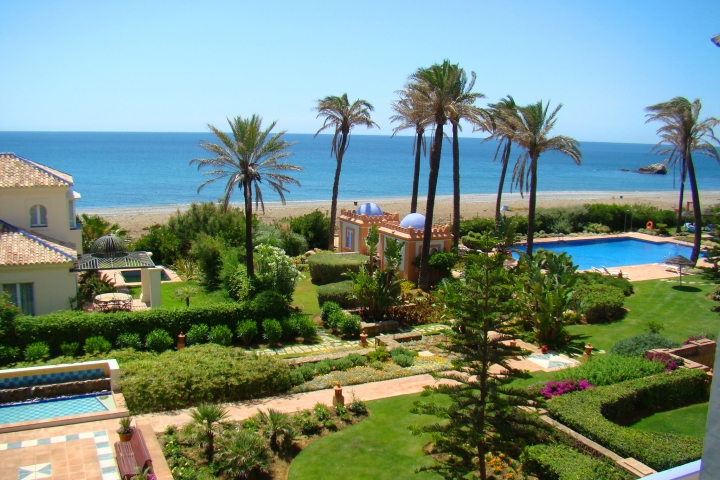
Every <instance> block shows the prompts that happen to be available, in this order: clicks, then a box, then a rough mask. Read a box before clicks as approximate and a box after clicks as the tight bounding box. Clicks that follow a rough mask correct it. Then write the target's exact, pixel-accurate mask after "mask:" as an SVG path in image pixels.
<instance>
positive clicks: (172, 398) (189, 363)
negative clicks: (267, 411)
mask: <svg viewBox="0 0 720 480" xmlns="http://www.w3.org/2000/svg"><path fill="white" fill-rule="evenodd" d="M120 384H121V386H122V391H123V395H124V396H125V399H126V401H127V404H128V407H129V408H130V410H131V411H132V412H133V413H144V412H155V411H164V410H176V409H180V408H187V407H190V406H193V405H197V404H200V403H205V402H218V403H220V402H234V401H240V400H247V399H251V398H261V397H266V396H271V395H278V394H279V393H282V392H284V391H285V390H287V388H289V386H290V369H289V368H288V366H287V364H286V363H285V362H283V361H282V360H279V359H276V358H275V357H273V356H270V355H248V354H246V353H245V352H243V351H242V350H239V349H235V348H228V347H221V346H219V345H215V344H206V345H197V346H192V347H188V348H184V349H182V350H179V351H177V352H165V353H162V354H160V355H157V356H154V357H152V358H151V359H140V360H136V361H130V362H125V363H124V364H123V372H122V376H121V380H120Z"/></svg>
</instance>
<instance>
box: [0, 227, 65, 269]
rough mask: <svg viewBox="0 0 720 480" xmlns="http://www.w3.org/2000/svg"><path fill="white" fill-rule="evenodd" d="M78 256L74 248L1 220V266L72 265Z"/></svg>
mask: <svg viewBox="0 0 720 480" xmlns="http://www.w3.org/2000/svg"><path fill="white" fill-rule="evenodd" d="M76 255H77V253H76V252H75V250H73V249H72V248H69V247H66V246H63V245H60V244H59V243H54V242H52V241H49V240H43V239H41V238H38V237H36V236H35V235H32V234H30V233H28V232H26V231H25V230H22V229H20V228H17V227H14V226H12V225H10V224H9V223H6V222H3V221H2V220H0V266H8V265H42V264H58V263H72V262H73V261H74V260H75V257H76Z"/></svg>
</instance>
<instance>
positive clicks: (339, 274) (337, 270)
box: [308, 252, 368, 285]
mask: <svg viewBox="0 0 720 480" xmlns="http://www.w3.org/2000/svg"><path fill="white" fill-rule="evenodd" d="M367 261H368V257H367V256H365V255H360V254H343V255H338V254H337V253H333V252H320V253H316V254H315V255H310V256H309V257H308V265H309V267H310V277H311V278H312V282H313V283H314V284H315V285H326V284H328V283H336V282H341V281H343V280H347V279H348V276H347V275H345V274H346V273H347V272H359V271H360V267H361V266H362V265H365V263H366V262H367Z"/></svg>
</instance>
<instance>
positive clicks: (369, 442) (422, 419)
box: [288, 394, 447, 480]
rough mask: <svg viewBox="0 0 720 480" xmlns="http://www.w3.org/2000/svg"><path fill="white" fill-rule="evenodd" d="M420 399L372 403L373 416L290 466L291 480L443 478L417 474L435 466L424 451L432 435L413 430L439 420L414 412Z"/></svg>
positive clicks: (316, 446) (316, 445) (314, 446)
mask: <svg viewBox="0 0 720 480" xmlns="http://www.w3.org/2000/svg"><path fill="white" fill-rule="evenodd" d="M419 399H420V394H412V395H403V396H400V397H393V398H387V399H383V400H375V401H371V402H367V405H368V408H369V409H370V412H371V414H370V417H369V418H367V419H365V420H363V421H362V422H360V423H359V424H357V425H354V426H352V427H349V428H346V429H344V430H342V431H340V432H338V433H333V434H331V435H328V436H326V437H323V438H320V439H318V440H316V441H315V442H313V443H311V444H310V445H308V447H307V448H305V449H304V450H303V451H302V452H301V453H300V454H299V455H298V456H297V457H296V458H295V460H294V461H293V463H292V465H291V466H290V475H289V477H288V478H289V480H322V479H333V480H334V479H338V478H352V479H354V480H363V479H372V480H376V479H393V480H394V479H399V478H413V479H415V478H417V479H430V478H440V476H438V475H435V474H432V473H427V472H423V473H419V474H416V473H414V471H415V469H417V468H418V467H421V466H422V465H427V464H428V463H429V462H431V460H430V459H429V458H428V457H427V456H426V455H425V454H423V452H422V448H423V445H425V444H426V443H427V442H429V441H430V437H429V436H428V435H421V436H415V435H412V433H411V432H410V430H408V427H409V426H410V425H421V424H427V423H431V422H433V421H436V418H435V417H432V416H429V415H415V414H412V413H410V409H411V408H412V407H413V403H414V402H415V401H417V400H419ZM437 400H438V401H442V400H447V397H444V398H438V399H437Z"/></svg>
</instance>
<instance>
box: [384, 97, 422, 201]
mask: <svg viewBox="0 0 720 480" xmlns="http://www.w3.org/2000/svg"><path fill="white" fill-rule="evenodd" d="M398 93H399V94H400V96H401V97H402V98H400V100H398V101H396V102H393V104H392V109H393V110H394V111H395V113H396V115H393V116H392V117H390V121H391V122H400V125H398V126H397V127H395V128H394V129H393V134H392V136H393V137H394V136H395V135H396V134H397V133H398V132H399V131H401V130H405V129H407V128H412V129H414V130H415V142H414V143H413V155H415V169H414V171H413V187H412V200H410V213H415V212H417V197H418V188H419V185H420V155H421V154H423V155H424V154H425V152H426V150H427V149H426V143H425V129H426V128H427V126H428V125H430V123H431V120H430V119H429V118H428V117H427V115H426V113H425V112H423V111H422V110H420V109H419V108H418V107H417V106H415V105H413V99H412V96H411V95H410V94H409V93H408V92H406V91H405V90H401V91H399V92H398Z"/></svg>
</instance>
